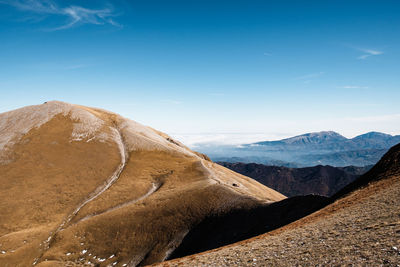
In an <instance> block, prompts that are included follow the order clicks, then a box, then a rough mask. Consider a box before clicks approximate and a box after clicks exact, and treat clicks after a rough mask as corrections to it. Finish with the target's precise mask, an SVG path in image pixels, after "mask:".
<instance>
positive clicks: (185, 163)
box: [0, 101, 285, 266]
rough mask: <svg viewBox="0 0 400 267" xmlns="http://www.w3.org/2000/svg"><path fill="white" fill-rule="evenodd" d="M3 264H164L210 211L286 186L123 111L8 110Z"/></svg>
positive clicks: (1, 128)
mask: <svg viewBox="0 0 400 267" xmlns="http://www.w3.org/2000/svg"><path fill="white" fill-rule="evenodd" d="M0 183H1V187H0V199H1V201H0V266H32V265H36V266H79V265H85V266H108V265H112V266H136V265H143V264H149V263H155V262H160V261H163V260H164V259H165V258H166V257H168V255H169V254H170V253H171V252H172V251H173V250H174V249H175V248H176V247H177V246H178V245H179V244H180V242H181V240H182V239H183V237H184V236H185V235H186V234H187V233H188V232H189V231H190V230H191V229H192V227H193V226H194V225H196V224H198V223H199V222H201V221H202V220H203V219H204V218H205V217H206V216H209V215H210V214H221V213H225V212H229V211H230V210H231V209H238V208H239V209H240V208H249V207H256V206H260V205H266V204H268V203H271V202H274V201H278V200H281V199H283V198H285V197H284V196H283V195H281V194H280V193H278V192H276V191H274V190H272V189H269V188H267V187H265V186H263V185H261V184H259V183H257V182H255V181H254V180H252V179H250V178H247V177H245V176H242V175H239V174H237V173H234V172H232V171H230V170H228V169H225V168H223V167H221V166H219V165H217V164H214V163H213V162H211V161H209V160H208V159H207V157H206V156H204V155H201V154H198V153H196V152H193V151H191V150H189V149H188V148H186V147H185V146H183V145H182V144H181V143H179V142H177V141H175V140H173V139H172V138H170V137H169V136H167V135H165V134H163V133H161V132H158V131H156V130H154V129H151V128H149V127H145V126H143V125H141V124H138V123H136V122H134V121H131V120H129V119H126V118H123V117H121V116H119V115H117V114H114V113H111V112H108V111H104V110H100V109H96V108H88V107H83V106H78V105H71V104H68V103H63V102H57V101H52V102H47V103H44V104H42V105H37V106H29V107H25V108H21V109H18V110H14V111H10V112H6V113H2V114H0Z"/></svg>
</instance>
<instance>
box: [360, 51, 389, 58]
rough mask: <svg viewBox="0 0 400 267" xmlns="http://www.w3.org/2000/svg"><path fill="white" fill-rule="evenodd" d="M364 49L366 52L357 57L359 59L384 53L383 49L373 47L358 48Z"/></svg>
mask: <svg viewBox="0 0 400 267" xmlns="http://www.w3.org/2000/svg"><path fill="white" fill-rule="evenodd" d="M358 50H360V51H362V52H363V53H364V54H363V55H361V56H359V57H357V59H366V58H368V57H371V56H379V55H382V54H383V51H379V50H373V49H358Z"/></svg>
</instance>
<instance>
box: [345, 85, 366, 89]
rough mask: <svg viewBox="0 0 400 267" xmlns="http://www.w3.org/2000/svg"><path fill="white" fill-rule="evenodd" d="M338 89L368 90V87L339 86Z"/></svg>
mask: <svg viewBox="0 0 400 267" xmlns="http://www.w3.org/2000/svg"><path fill="white" fill-rule="evenodd" d="M338 88H342V89H368V88H369V87H368V86H360V85H344V86H339V87H338Z"/></svg>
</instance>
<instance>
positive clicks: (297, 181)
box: [219, 162, 370, 197]
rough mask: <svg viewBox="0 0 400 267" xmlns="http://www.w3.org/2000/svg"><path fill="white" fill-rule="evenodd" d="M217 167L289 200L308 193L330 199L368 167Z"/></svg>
mask: <svg viewBox="0 0 400 267" xmlns="http://www.w3.org/2000/svg"><path fill="white" fill-rule="evenodd" d="M219 164H221V165H222V166H224V167H226V168H228V169H231V170H233V171H235V172H238V173H240V174H243V175H246V176H248V177H251V178H253V179H255V180H256V181H257V182H259V183H261V184H263V185H265V186H268V187H270V188H272V189H275V190H277V191H279V192H282V194H284V195H285V196H288V197H293V196H300V195H309V194H317V195H321V196H332V195H333V194H335V193H336V192H337V191H339V190H340V189H342V188H343V187H344V186H346V185H348V184H349V183H351V182H353V181H354V180H356V179H357V178H358V177H359V176H360V175H361V174H363V173H365V172H366V171H367V170H368V169H369V168H370V167H355V166H349V167H332V166H328V165H326V166H322V165H318V166H314V167H307V168H287V167H279V166H267V165H263V164H256V163H241V162H238V163H229V162H219Z"/></svg>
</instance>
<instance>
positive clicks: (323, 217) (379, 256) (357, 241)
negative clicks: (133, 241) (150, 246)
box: [160, 144, 400, 267]
mask: <svg viewBox="0 0 400 267" xmlns="http://www.w3.org/2000/svg"><path fill="white" fill-rule="evenodd" d="M332 201H333V203H332V204H330V205H328V206H326V207H325V208H323V209H321V210H319V211H317V212H315V213H313V214H311V215H309V216H307V217H304V218H302V219H300V220H298V221H295V222H293V223H291V224H289V225H286V226H284V227H282V228H279V229H277V230H275V231H272V232H269V233H267V234H264V235H260V236H258V237H255V238H251V239H248V240H245V241H242V242H238V243H235V244H231V245H228V246H225V247H221V248H218V249H214V250H212V251H207V252H203V253H200V254H196V255H191V256H187V257H184V258H179V259H175V260H172V261H166V262H163V263H161V264H160V265H161V266H165V267H166V266H169V267H172V266H396V267H398V266H400V144H398V145H396V146H395V147H393V148H392V149H391V150H390V151H389V152H388V153H387V154H386V155H385V156H384V157H383V158H382V159H381V160H380V161H379V162H378V164H377V165H375V166H374V168H373V169H371V170H370V171H369V172H368V173H366V174H365V175H363V176H362V177H360V178H359V179H358V180H356V181H355V182H354V183H352V184H350V185H349V186H347V187H345V188H344V189H343V190H342V191H340V192H339V193H338V194H337V195H336V196H334V198H333V199H332Z"/></svg>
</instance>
